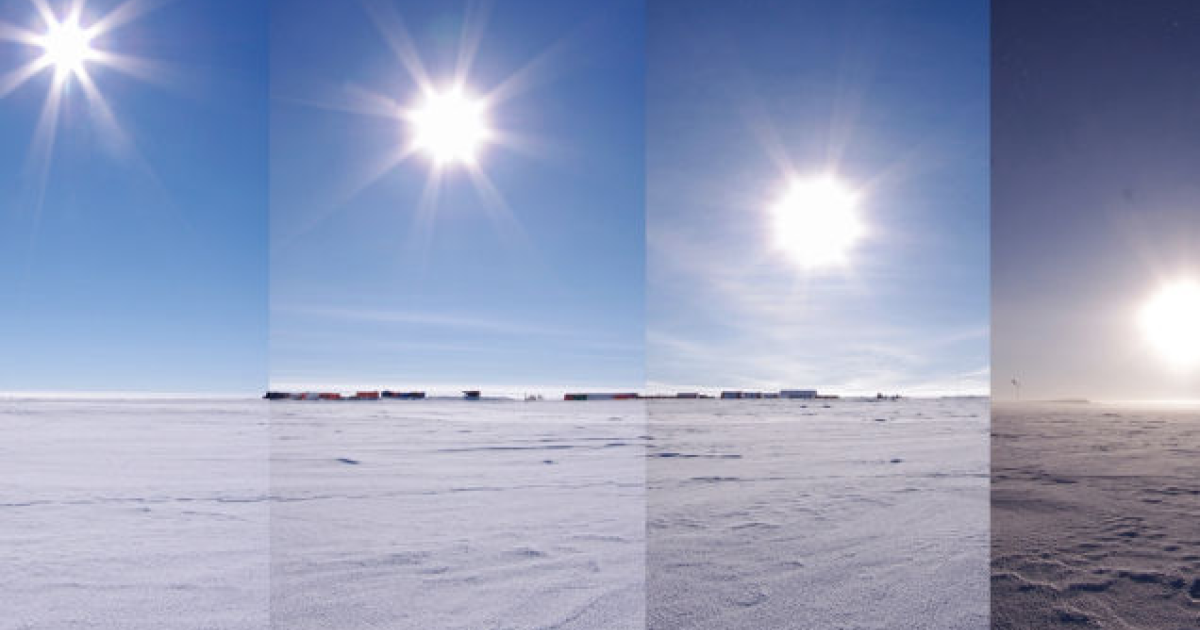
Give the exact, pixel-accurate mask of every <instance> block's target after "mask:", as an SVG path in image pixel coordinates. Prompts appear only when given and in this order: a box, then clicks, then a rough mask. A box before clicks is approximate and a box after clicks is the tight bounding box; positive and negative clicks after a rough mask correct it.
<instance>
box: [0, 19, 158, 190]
mask: <svg viewBox="0 0 1200 630" xmlns="http://www.w3.org/2000/svg"><path fill="white" fill-rule="evenodd" d="M162 4H163V3H162V2H158V1H157V0H126V1H125V2H123V3H121V4H119V5H117V6H115V7H114V8H113V9H112V10H111V11H109V12H108V13H105V14H103V15H99V16H91V15H90V14H89V12H88V11H87V2H86V0H72V1H71V2H60V3H58V4H57V5H54V4H52V3H51V1H50V0H29V6H30V9H31V11H32V12H33V15H31V16H30V17H31V20H30V23H31V24H35V25H34V26H31V27H24V26H18V25H15V24H9V23H5V22H0V40H6V41H9V42H13V43H16V44H19V45H21V46H25V47H26V48H27V49H28V50H29V52H30V54H29V60H28V61H26V62H25V63H24V64H23V65H19V66H17V67H16V68H12V69H8V68H0V72H3V73H4V74H0V98H4V97H6V96H8V95H9V94H11V93H12V92H14V91H16V90H18V89H20V88H21V87H22V86H24V85H26V84H28V83H29V82H30V81H31V80H32V79H33V78H35V77H37V76H39V75H42V74H44V73H47V72H48V73H51V75H52V77H53V80H52V81H50V84H49V88H48V89H47V92H46V98H45V100H44V101H43V102H42V110H41V113H40V115H39V116H38V119H37V124H36V125H35V126H34V127H33V140H32V142H31V144H30V163H31V164H32V166H33V168H34V170H35V173H36V180H35V181H36V182H37V184H36V185H37V186H38V187H39V188H40V189H41V191H44V189H45V187H46V179H47V176H48V173H49V164H50V162H51V153H52V150H53V148H54V146H55V139H56V134H57V129H58V118H59V115H60V111H61V109H62V107H63V101H64V99H65V98H66V95H67V92H68V87H70V86H77V87H78V88H79V90H80V91H81V92H82V93H83V97H84V98H85V99H86V101H87V106H88V108H89V110H90V113H91V114H92V118H93V120H95V121H96V122H97V123H98V125H99V131H100V132H101V133H102V134H105V136H106V137H107V138H108V139H110V140H113V141H114V142H115V143H117V144H120V145H125V146H128V144H129V142H128V140H127V138H126V137H125V134H124V132H123V131H122V129H121V128H120V126H119V125H118V124H117V121H116V118H115V117H114V116H113V113H112V109H111V108H110V106H109V104H108V100H107V99H106V98H105V97H104V95H103V93H102V92H101V90H100V87H99V86H98V85H97V84H96V80H95V79H94V78H93V76H92V72H93V70H95V69H97V68H101V67H103V68H111V69H113V70H116V71H119V72H124V73H126V74H130V75H133V76H137V77H139V78H143V79H148V78H152V77H151V76H149V75H150V73H148V72H147V68H148V64H147V63H146V62H145V61H144V60H141V59H138V58H135V57H131V56H128V55H123V54H120V53H119V52H117V51H116V50H113V49H111V48H108V47H102V46H100V45H98V41H99V40H100V39H101V38H105V39H106V42H105V43H106V44H113V43H114V42H112V41H111V40H112V39H113V38H111V37H109V35H110V34H111V33H112V32H113V31H115V30H117V29H119V28H121V27H123V26H125V25H127V24H129V23H130V22H133V21H134V20H136V19H138V18H139V17H141V16H142V15H143V14H145V13H146V12H148V11H151V10H154V9H156V8H157V7H159V6H160V5H162ZM56 7H57V8H58V9H59V10H56ZM64 7H65V10H62V9H63V8H64ZM89 17H92V18H94V19H88V18H89ZM118 39H119V38H118ZM38 196H39V197H40V192H39V195H38ZM36 210H37V208H36V207H35V211H36Z"/></svg>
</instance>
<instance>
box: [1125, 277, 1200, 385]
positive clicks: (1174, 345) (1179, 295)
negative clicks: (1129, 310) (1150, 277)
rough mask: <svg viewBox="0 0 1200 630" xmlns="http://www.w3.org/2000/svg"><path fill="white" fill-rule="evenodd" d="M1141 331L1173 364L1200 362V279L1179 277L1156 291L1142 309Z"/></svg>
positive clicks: (1197, 364)
mask: <svg viewBox="0 0 1200 630" xmlns="http://www.w3.org/2000/svg"><path fill="white" fill-rule="evenodd" d="M1139 323H1140V324H1141V328H1142V333H1143V334H1144V335H1145V337H1146V340H1147V341H1148V342H1149V343H1150V345H1151V346H1152V347H1153V348H1154V349H1155V350H1157V351H1158V353H1159V354H1160V356H1162V358H1163V359H1164V360H1165V361H1166V362H1167V363H1169V364H1170V365H1172V366H1174V367H1177V368H1189V367H1196V366H1200V283H1196V282H1193V281H1180V282H1176V283H1174V284H1169V285H1166V286H1164V287H1162V288H1161V289H1159V291H1158V293H1156V294H1155V295H1154V296H1153V297H1152V298H1150V300H1149V301H1148V302H1146V304H1145V306H1143V307H1142V310H1141V318H1140V322H1139Z"/></svg>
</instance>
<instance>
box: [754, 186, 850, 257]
mask: <svg viewBox="0 0 1200 630" xmlns="http://www.w3.org/2000/svg"><path fill="white" fill-rule="evenodd" d="M858 201H859V195H858V194H857V193H856V192H855V191H853V190H851V189H850V188H849V187H847V186H846V185H845V184H844V183H843V182H842V181H840V180H839V179H838V178H837V177H835V176H833V175H829V174H825V175H819V176H815V177H810V178H806V179H797V180H794V181H793V182H792V183H791V186H790V187H789V189H788V190H787V192H786V193H785V194H784V195H783V197H782V198H781V199H780V200H779V201H778V202H776V203H775V205H774V206H772V207H771V214H772V216H773V217H774V225H773V234H774V239H775V246H776V247H777V248H778V249H779V250H780V251H782V252H783V253H784V254H786V255H787V256H788V257H789V258H791V259H792V261H793V262H795V263H796V264H797V265H799V266H800V267H801V268H803V269H806V270H817V269H822V268H828V267H838V266H843V265H845V264H846V262H847V258H848V255H849V253H850V251H851V249H853V247H854V245H855V244H856V243H857V242H858V241H859V239H861V238H862V237H863V234H864V233H865V231H866V230H865V228H864V226H863V224H862V220H861V219H860V217H859V213H858Z"/></svg>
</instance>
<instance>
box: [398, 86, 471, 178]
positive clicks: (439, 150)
mask: <svg viewBox="0 0 1200 630" xmlns="http://www.w3.org/2000/svg"><path fill="white" fill-rule="evenodd" d="M408 120H409V122H410V123H411V124H412V128H413V140H412V142H413V146H414V147H415V148H416V149H418V150H420V151H423V152H425V153H427V154H428V155H429V156H430V157H431V158H433V161H434V162H435V163H436V164H438V165H449V164H452V163H455V162H459V163H466V164H474V163H475V160H476V156H477V155H478V153H479V150H480V148H481V147H482V146H483V145H484V144H485V143H486V142H487V141H488V138H489V137H490V136H491V130H490V129H489V128H488V122H487V108H486V107H485V106H484V103H483V102H482V101H480V100H476V99H472V98H471V97H469V96H468V95H467V94H466V93H465V92H464V91H463V89H462V88H460V87H456V88H454V89H451V90H448V91H445V92H429V93H427V94H426V96H425V102H423V103H422V104H421V106H420V107H418V108H417V109H415V110H414V111H412V112H411V113H410V114H409V115H408Z"/></svg>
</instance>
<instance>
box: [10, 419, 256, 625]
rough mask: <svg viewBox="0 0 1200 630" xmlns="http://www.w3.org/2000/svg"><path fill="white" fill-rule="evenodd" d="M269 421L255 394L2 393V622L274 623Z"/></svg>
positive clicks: (49, 623) (73, 623) (90, 623)
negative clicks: (176, 397) (54, 397)
mask: <svg viewBox="0 0 1200 630" xmlns="http://www.w3.org/2000/svg"><path fill="white" fill-rule="evenodd" d="M267 420H268V417H267V406H266V405H265V404H264V403H261V402H257V401H253V402H251V401H240V402H229V401H158V400H156V401H114V400H105V401H88V400H71V401H35V400H24V401H0V430H2V431H3V433H2V434H3V436H4V439H3V440H0V611H2V612H0V628H4V629H10V628H12V629H26V628H29V629H33V628H37V629H38V630H42V629H51V628H52V629H55V630H58V629H67V628H102V629H106V630H107V629H114V630H115V629H118V628H119V629H122V630H139V629H143V628H144V629H146V630H161V629H163V628H171V629H172V630H176V629H178V630H190V629H193V628H194V629H197V630H200V629H213V628H221V629H226V628H228V629H234V630H238V629H243V628H246V629H249V628H255V629H261V628H266V627H267V625H268V622H269V616H268V613H269V597H270V591H269V585H268V577H269V575H268V570H269V564H268V562H267V559H268V554H269V544H268V542H269V541H268V538H267V536H268V522H267V517H268V513H269V511H268V504H267V492H268V486H267V483H268V477H267V461H268V446H269V444H268V441H267V438H268V427H267Z"/></svg>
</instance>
